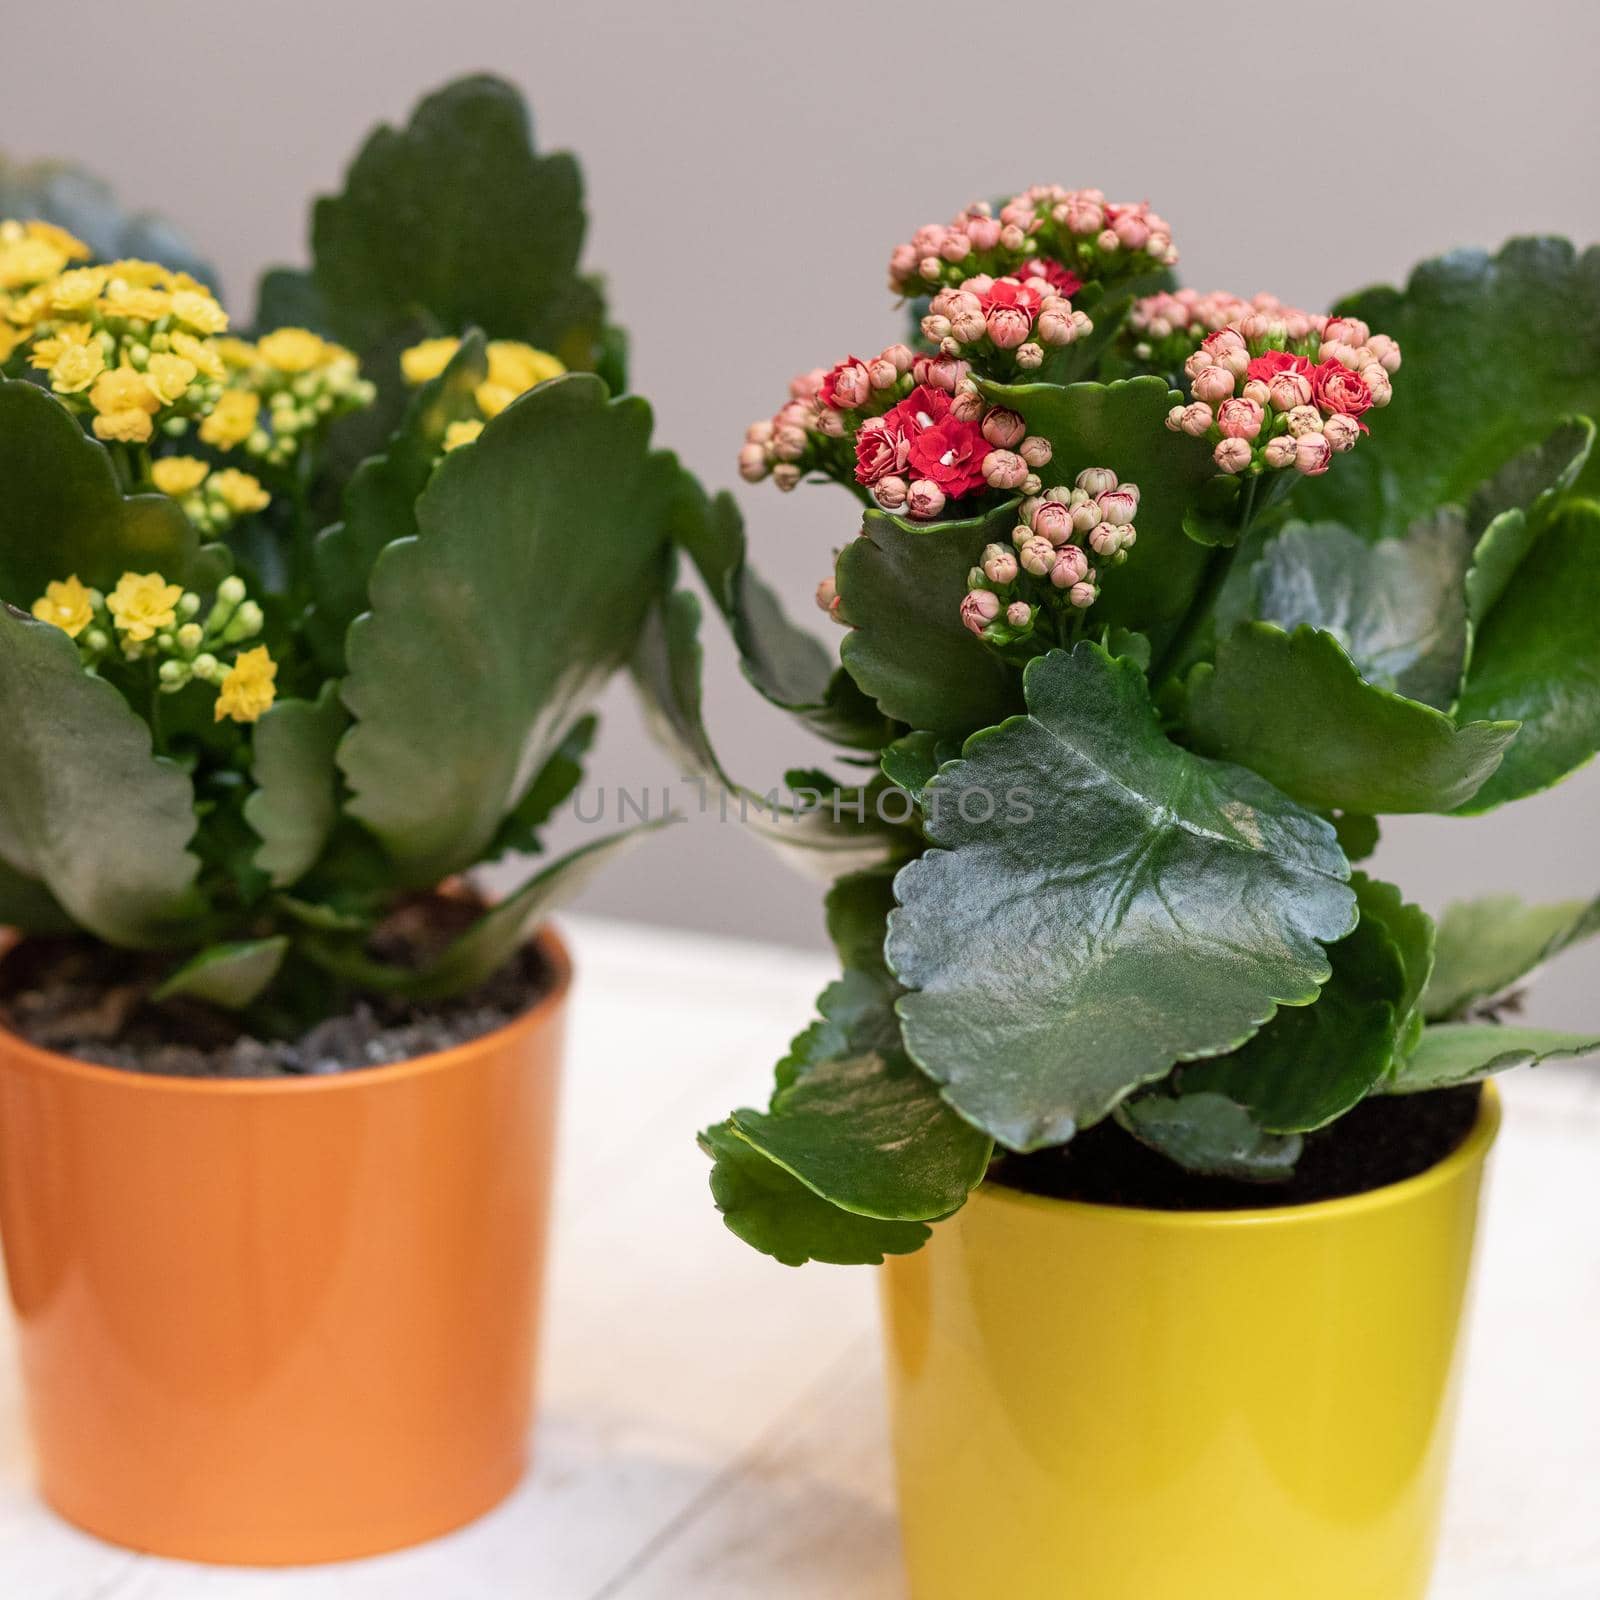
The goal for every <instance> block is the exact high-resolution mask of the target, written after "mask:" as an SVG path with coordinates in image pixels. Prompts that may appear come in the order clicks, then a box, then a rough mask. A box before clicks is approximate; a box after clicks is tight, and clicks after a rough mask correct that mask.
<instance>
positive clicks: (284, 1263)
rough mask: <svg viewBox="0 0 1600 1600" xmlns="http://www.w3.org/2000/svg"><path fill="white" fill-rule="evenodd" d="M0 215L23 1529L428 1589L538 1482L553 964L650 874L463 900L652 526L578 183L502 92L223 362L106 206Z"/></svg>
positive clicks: (30, 189)
mask: <svg viewBox="0 0 1600 1600" xmlns="http://www.w3.org/2000/svg"><path fill="white" fill-rule="evenodd" d="M0 192H3V193H4V196H5V199H6V202H7V207H8V215H10V216H12V218H13V220H8V221H6V222H4V223H3V224H0V357H3V358H4V361H5V373H4V381H3V382H0V600H3V602H4V605H3V606H0V927H6V928H9V929H11V930H12V931H13V936H14V937H13V939H12V942H11V943H12V947H11V948H10V950H9V953H7V954H5V957H4V960H3V962H0V1020H3V1022H4V1027H3V1029H0V1226H3V1230H4V1241H5V1250H6V1257H7V1265H8V1269H9V1275H10V1285H11V1293H12V1298H13V1303H14V1306H15V1309H16V1313H17V1317H18V1324H19V1340H20V1350H21V1356H22V1362H23V1367H24V1378H25V1385H26V1393H27V1399H28V1406H29V1410H30V1413H31V1418H32V1423H33V1429H34V1435H35V1439H36V1442H37V1446H38V1456H39V1468H40V1475H41V1480H42V1486H43V1491H44V1494H45V1496H46V1498H47V1499H48V1500H49V1501H50V1503H51V1504H52V1505H54V1506H55V1507H56V1508H57V1509H59V1510H60V1511H61V1512H62V1513H64V1514H65V1515H66V1516H67V1517H69V1518H70V1519H72V1520H73V1521H75V1522H77V1523H80V1524H82V1525H83V1526H84V1527H87V1528H89V1529H91V1530H93V1531H94V1532H96V1533H98V1534H101V1535H103V1536H104V1537H107V1538H110V1539H113V1540H116V1541H118V1542H120V1543H123V1544H127V1545H131V1546H133V1547H135V1548H138V1549H142V1550H152V1551H157V1552H160V1553H162V1554H166V1555H174V1556H183V1557H191V1558H197V1559H202V1560H212V1561H230V1562H248V1563H252V1564H256V1563H276V1562H299V1561H308V1560H320V1559H329V1558H335V1557H345V1556H354V1555H358V1554H362V1553H366V1552H370V1551H374V1550H379V1549H386V1548H390V1547H393V1546H396V1545H400V1544H405V1543H409V1542H412V1541H415V1540H419V1539H423V1538H426V1537H428V1536H430V1535H433V1534H436V1533H439V1532H442V1531H443V1530H445V1529H446V1528H449V1527H451V1526H454V1525H456V1524H458V1523H460V1522H463V1521H465V1520H467V1519H468V1518H470V1517H473V1516H475V1515H477V1514H478V1513H479V1512H481V1511H483V1510H484V1509H486V1508H487V1507H488V1506H490V1505H492V1504H493V1503H494V1502H495V1501H497V1500H498V1499H500V1498H501V1497H502V1496H503V1495H504V1494H505V1493H506V1492H507V1491H508V1490H509V1489H510V1488H511V1487H512V1485H513V1484H514V1483H515V1482H516V1480H517V1478H518V1476H519V1475H520V1473H521V1471H522V1467H523V1460H524V1454H525V1448H526V1438H527V1431H528V1424H529V1418H530V1393H531V1381H532V1368H533V1354H534V1342H535V1335H536V1330H537V1300H538V1284H539V1268H540V1261H541V1258H542V1254H543V1249H544V1236H545V1215H546V1210H547V1203H548V1195H549V1180H550V1168H551V1144H552V1138H553V1132H554V1123H553V1116H554V1104H555V1094H556V1081H557V1069H558V1064H559V1054H560V1040H561V1030H562V1024H563V1018H564V1014H565V1006H566V996H567V988H568V982H569V977H570V971H569V966H568V962H567V957H566V954H565V952H564V950H563V949H562V946H561V943H560V941H559V939H558V938H557V937H556V936H555V935H554V934H553V933H551V932H550V931H549V930H548V929H547V928H545V926H544V919H545V917H546V916H547V914H548V913H549V911H550V909H551V908H552V906H554V905H555V904H556V903H557V902H558V901H559V900H560V899H561V898H562V897H563V896H565V895H567V894H569V893H570V892H572V891H573V890H574V889H575V888H576V887H577V886H578V885H579V884H581V883H582V882H583V881H584V879H585V878H586V877H587V876H588V875H589V874H590V873H592V872H593V871H594V870H595V869H596V868H597V867H599V866H600V865H602V864H603V863H605V862H606V861H608V860H609V859H611V858H612V857H614V856H615V855H616V853H617V852H618V850H619V849H620V848H622V847H623V846H624V845H625V844H626V843H628V842H629V839H630V837H632V836H631V835H619V836H612V837H608V838H605V839H602V840H600V841H599V842H596V843H591V844H589V845H587V846H586V847H585V848H583V849H580V850H578V851H575V852H574V853H572V854H570V855H567V856H564V857H562V858H561V859H558V860H554V861H552V862H550V863H549V864H546V865H543V866H542V867H541V868H540V870H538V871H537V872H536V873H535V874H534V875H533V876H531V877H529V878H527V880H526V881H525V882H524V883H523V884H522V885H521V887H519V888H516V889H515V890H513V891H512V892H510V893H508V894H506V895H505V896H504V897H503V898H501V899H500V900H499V901H498V902H497V903H495V904H492V905H491V904H487V903H485V902H484V901H483V899H482V898H481V897H480V896H478V895H477V894H476V893H475V892H474V891H473V890H471V889H470V888H469V887H467V885H466V883H465V881H464V879H463V877H462V875H463V874H465V873H467V872H468V871H469V870H470V869H471V868H473V867H474V866H476V865H478V864H481V863H484V862H487V861H492V860H496V859H498V858H501V857H504V856H508V855H511V854H513V853H524V852H533V851H536V850H537V849H538V848H539V834H540V831H541V829H542V828H543V826H544V824H545V821H546V819H547V818H548V817H549V816H550V814H551V812H552V810H553V809H554V807H555V806H556V805H557V804H559V803H560V801H561V800H562V798H563V797H564V796H565V795H566V794H568V793H569V792H570V791H571V789H572V788H573V786H574V785H575V783H576V782H577V781H578V778H579V775H580V771H581V766H580V763H581V761H582V758H583V754H584V750H585V748H586V746H587V744H588V743H589V740H590V738H591V736H592V733H593V730H594V719H593V717H592V716H591V715H590V714H589V706H590V704H591V702H592V701H593V699H594V697H595V695H596V693H597V692H598V690H599V688H600V687H601V685H602V684H603V683H604V682H605V680H606V679H607V677H608V676H609V675H610V674H611V673H612V671H613V670H614V669H615V668H616V667H617V666H618V665H619V664H620V663H621V662H622V661H624V660H625V659H626V657H627V655H628V652H629V650H630V648H631V646H632V643H633V639H634V635H635V633H636V632H637V629H638V626H639V623H640V620H641V618H642V617H643V616H644V614H645V612H646V609H647V607H648V606H649V604H650V603H651V600H652V597H653V595H654V594H655V593H656V591H657V590H658V589H659V588H660V586H661V584H662V583H663V581H664V579H665V575H666V569H667V563H668V560H669V551H668V527H669V522H670V520H671V518H672V516H673V515H674V514H675V512H674V507H675V506H676V505H677V504H678V503H679V501H680V500H681V498H682V496H683V493H684V491H685V480H684V479H683V475H682V472H681V469H680V468H679V467H678V465H677V463H676V461H675V460H674V459H673V457H671V456H670V455H667V454H665V453H663V452H659V451H653V450H652V449H651V448H650V426H651V422H650V412H649V408H648V407H647V406H646V405H645V403H644V402H643V401H642V400H640V399H637V398H620V399H619V398H612V397H611V396H610V394H609V393H608V389H607V381H604V380H603V379H602V377H600V376H597V375H596V374H597V373H604V374H606V375H607V378H608V379H609V381H610V383H611V384H612V386H614V387H618V388H620V387H621V386H622V382H623V380H622V377H621V357H622V347H621V343H620V339H619V336H618V335H617V334H616V332H615V330H614V329H612V328H610V327H609V325H608V324H607V323H606V321H605V317H604V306H603V299H602V296H601V293H600V289H599V286H598V284H597V282H596V281H595V280H594V279H592V278H587V277H584V276H582V275H581V273H580V271H579V268H578V258H579V252H580V247H581V242H582V237H583V231H584V213H583V209H582V200H581V186H580V181H579V177H578V172H577V168H576V165H575V164H574V162H573V160H572V158H571V157H570V156H567V155H561V154H558V155H540V154H536V153H535V150H534V148H533V146H532V143H531V135H530V129H529V125H528V120H527V114H526V111H525V109H524V108H523V106H522V104H521V102H520V100H519V98H518V96H517V95H516V93H515V92H514V91H513V90H511V89H510V88H509V87H507V86H506V85H504V84H501V83H498V82H495V81H493V80H489V79H482V78H476V79H468V80H464V81H462V82H458V83H455V84H452V85H450V86H449V87H447V88H445V89H444V90H443V91H442V92H440V93H438V94H436V95H434V96H432V97H431V98H429V99H427V100H425V101H424V102H422V104H421V105H420V106H419V107H418V109H417V111H416V114H415V116H414V117H413V118H412V120H411V122H410V123H409V125H408V126H406V127H405V128H403V129H399V130H396V129H393V128H388V127H384V128H380V129H379V130H378V131H377V132H375V133H374V134H373V135H372V137H371V138H370V139H369V140H368V141H367V142H366V144H365V145H364V146H363V148H362V150H361V152H360V153H359V155H358V156H357V157H356V158H355V161H354V163H353V164H352V166H351V167H350V169H349V172H348V174H347V176H346V181H345V187H344V189H343V191H342V192H341V193H339V194H337V195H334V196H330V197H327V198H324V199H322V200H319V201H318V202H317V205H316V209H315V212H314V218H313V226H312V258H313V264H312V267H311V269H310V270H309V271H308V272H288V271H282V270H280V271H277V272H274V273H272V274H270V275H269V276H268V277H267V279H266V281H265V284H264V289H263V295H262V301H261V309H260V311H259V313H258V314H257V317H256V319H255V323H254V329H253V333H252V335H251V337H249V338H248V339H246V338H241V337H238V336H237V335H236V334H235V332H234V331H232V329H231V328H230V323H229V318H228V316H227V314H226V313H225V312H224V310H223V308H222V306H221V304H220V303H219V302H218V300H217V299H216V297H215V296H214V295H213V294H212V292H211V290H210V289H209V288H208V287H207V286H206V283H205V281H204V280H203V279H202V278H201V277H200V276H199V273H200V271H201V270H202V269H201V268H200V267H199V266H198V265H197V264H194V263H192V262H191V261H190V259H189V258H188V256H187V254H185V253H181V246H180V245H179V244H178V243H177V242H176V241H175V240H173V238H172V236H171V235H170V232H162V231H160V230H157V229H155V228H154V225H151V224H143V223H137V222H129V221H128V219H125V218H121V217H118V216H116V215H115V214H114V213H112V212H111V211H110V209H109V200H108V197H107V196H106V195H105V193H104V191H103V190H102V189H101V188H99V187H98V186H96V185H95V184H93V183H92V181H89V180H84V179H82V178H80V177H76V176H74V175H73V174H71V173H67V172H63V171H62V170H61V169H57V168H49V167H47V168H40V169H32V170H29V169H21V170H17V169H8V170H7V172H6V174H5V176H4V179H3V182H0ZM67 222H71V223H72V224H74V226H73V227H69V226H67V225H65V224H66V223H67ZM75 229H76V230H80V231H75ZM85 235H88V237H85ZM130 235H132V236H133V237H137V238H144V239H146V240H153V241H154V243H153V245H152V246H151V247H152V248H154V247H155V246H160V247H162V248H163V251H164V253H166V254H167V259H166V260H164V261H148V260H144V259H137V258H129V257H125V256H123V255H122V254H121V253H120V251H121V248H122V246H123V244H124V243H125V242H126V240H127V239H128V238H129V237H130ZM651 825H652V826H654V825H655V824H653V823H652V824H651Z"/></svg>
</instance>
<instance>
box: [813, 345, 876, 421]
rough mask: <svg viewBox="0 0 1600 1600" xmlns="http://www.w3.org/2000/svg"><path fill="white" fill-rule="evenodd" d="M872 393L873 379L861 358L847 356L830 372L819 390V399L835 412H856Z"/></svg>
mask: <svg viewBox="0 0 1600 1600" xmlns="http://www.w3.org/2000/svg"><path fill="white" fill-rule="evenodd" d="M871 393H872V377H871V374H870V373H869V372H868V371H867V364H866V362H865V361H863V360H862V359H861V357H860V356H846V357H845V358H844V360H843V361H841V362H840V363H839V364H838V365H837V366H836V367H833V368H831V369H830V370H829V372H828V374H827V375H826V376H825V377H824V378H823V380H822V383H821V384H820V385H819V387H818V389H817V398H818V399H819V400H820V401H821V402H822V403H823V405H825V406H829V407H831V408H832V409H833V410H835V411H854V410H855V408H856V407H857V406H859V405H862V404H864V403H865V401H866V399H867V396H868V395H870V394H871Z"/></svg>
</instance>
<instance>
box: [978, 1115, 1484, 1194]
mask: <svg viewBox="0 0 1600 1600" xmlns="http://www.w3.org/2000/svg"><path fill="white" fill-rule="evenodd" d="M1481 1095H1482V1090H1481V1089H1480V1088H1479V1087H1478V1086H1477V1085H1476V1084H1472V1085H1469V1086H1468V1087H1466V1088H1460V1089H1436V1090H1434V1091H1432V1092H1431V1093H1428V1094H1407V1095H1377V1096H1374V1097H1373V1098H1372V1099H1370V1100H1364V1101H1362V1103H1361V1104H1360V1105H1358V1106H1357V1107H1356V1108H1355V1110H1354V1111H1352V1112H1350V1113H1349V1114H1348V1115H1347V1116H1344V1117H1341V1118H1340V1119H1339V1121H1337V1122H1335V1123H1334V1124H1332V1126H1330V1127H1327V1128H1324V1129H1322V1130H1321V1131H1320V1132H1318V1133H1311V1134H1307V1135H1306V1141H1305V1150H1304V1152H1303V1153H1302V1155H1301V1157H1300V1160H1299V1162H1298V1163H1297V1165H1296V1167H1295V1171H1294V1176H1293V1177H1292V1178H1291V1179H1289V1181H1288V1182H1286V1183H1240V1182H1237V1181H1236V1180H1234V1179H1229V1178H1202V1177H1197V1176H1196V1175H1195V1174H1193V1173H1190V1172H1185V1171H1184V1170H1183V1168H1182V1167H1179V1166H1176V1165H1174V1164H1173V1163H1172V1162H1171V1161H1168V1160H1167V1159H1166V1158H1165V1157H1164V1156H1159V1155H1157V1154H1156V1153H1155V1151H1153V1150H1150V1149H1147V1148H1146V1147H1145V1146H1144V1145H1142V1144H1140V1143H1139V1141H1138V1140H1137V1139H1135V1138H1134V1137H1133V1136H1132V1135H1131V1134H1128V1133H1124V1132H1123V1130H1122V1129H1121V1128H1119V1127H1118V1126H1117V1125H1116V1124H1115V1123H1114V1122H1110V1121H1107V1122H1102V1123H1098V1124H1097V1125H1096V1126H1095V1127H1093V1128H1090V1129H1088V1130H1087V1131H1086V1132H1084V1133H1080V1134H1079V1135H1078V1137H1077V1138H1076V1139H1074V1140H1073V1141H1072V1142H1071V1144H1068V1145H1065V1146H1063V1147H1062V1148H1061V1149H1059V1150H1047V1151H1043V1152H1041V1153H1039V1154H1037V1155H1029V1156H1017V1155H1006V1156H1003V1157H1002V1158H1001V1159H1000V1160H999V1161H997V1162H996V1163H995V1165H994V1166H993V1167H992V1168H990V1171H989V1180H990V1181H991V1182H994V1183H1003V1184H1007V1185H1009V1186H1010V1187H1011V1188H1013V1189H1022V1190H1025V1191H1026V1192H1027V1193H1029V1194H1038V1195H1045V1196H1047V1197H1049V1198H1051V1199H1056V1200H1087V1201H1091V1202H1094V1203H1096V1204H1099V1205H1114V1206H1137V1207H1140V1208H1142V1209H1144V1210H1149V1211H1253V1210H1256V1209H1258V1208H1260V1207H1263V1206H1301V1205H1311V1204H1313V1203H1314V1202H1316V1201H1319V1200H1337V1199H1339V1198H1341V1197H1342V1196H1344V1195H1352V1194H1365V1193H1366V1192H1367V1191H1368V1190H1370V1189H1381V1188H1383V1187H1384V1186H1385V1185H1386V1184H1391V1183H1399V1182H1401V1180H1402V1179H1405V1178H1414V1177H1415V1176H1416V1175H1417V1174H1418V1173H1419V1172H1426V1171H1427V1170H1428V1168H1429V1167H1432V1166H1436V1165H1437V1164H1438V1163H1439V1162H1441V1161H1443V1160H1444V1158H1445V1157H1446V1156H1447V1155H1449V1154H1450V1152H1451V1151H1452V1150H1455V1149H1457V1148H1458V1147H1459V1146H1460V1144H1461V1143H1462V1141H1463V1140H1464V1139H1465V1138H1466V1137H1467V1134H1468V1133H1469V1132H1470V1131H1471V1129H1472V1125H1473V1123H1474V1122H1476V1121H1477V1117H1478V1102H1479V1099H1480V1097H1481Z"/></svg>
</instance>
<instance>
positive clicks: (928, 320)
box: [922, 311, 950, 344]
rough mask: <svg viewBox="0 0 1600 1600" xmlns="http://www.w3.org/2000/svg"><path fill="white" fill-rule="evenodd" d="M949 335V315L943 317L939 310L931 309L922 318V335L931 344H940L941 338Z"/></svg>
mask: <svg viewBox="0 0 1600 1600" xmlns="http://www.w3.org/2000/svg"><path fill="white" fill-rule="evenodd" d="M949 336H950V319H949V317H941V316H940V315H939V314H938V313H937V312H933V311H930V312H929V313H928V315H927V316H925V317H924V318H923V319H922V337H923V338H924V339H926V340H927V341H928V342H929V343H930V344H938V343H939V341H940V340H941V339H947V338H948V337H949Z"/></svg>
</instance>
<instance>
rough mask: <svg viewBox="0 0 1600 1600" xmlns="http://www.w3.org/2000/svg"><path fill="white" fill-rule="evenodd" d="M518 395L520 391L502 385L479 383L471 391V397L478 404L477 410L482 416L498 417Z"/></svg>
mask: <svg viewBox="0 0 1600 1600" xmlns="http://www.w3.org/2000/svg"><path fill="white" fill-rule="evenodd" d="M519 393H521V391H520V390H518V389H513V388H511V387H510V386H509V385H507V384H504V383H480V384H479V385H478V387H477V388H476V389H474V390H473V394H472V397H473V399H475V400H476V401H477V402H478V409H479V410H480V411H481V412H482V413H483V414H484V416H486V417H498V416H499V415H500V413H501V412H502V411H504V410H505V408H506V407H507V406H508V405H510V404H511V402H512V401H513V400H515V399H516V398H517V396H518V394H519Z"/></svg>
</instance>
